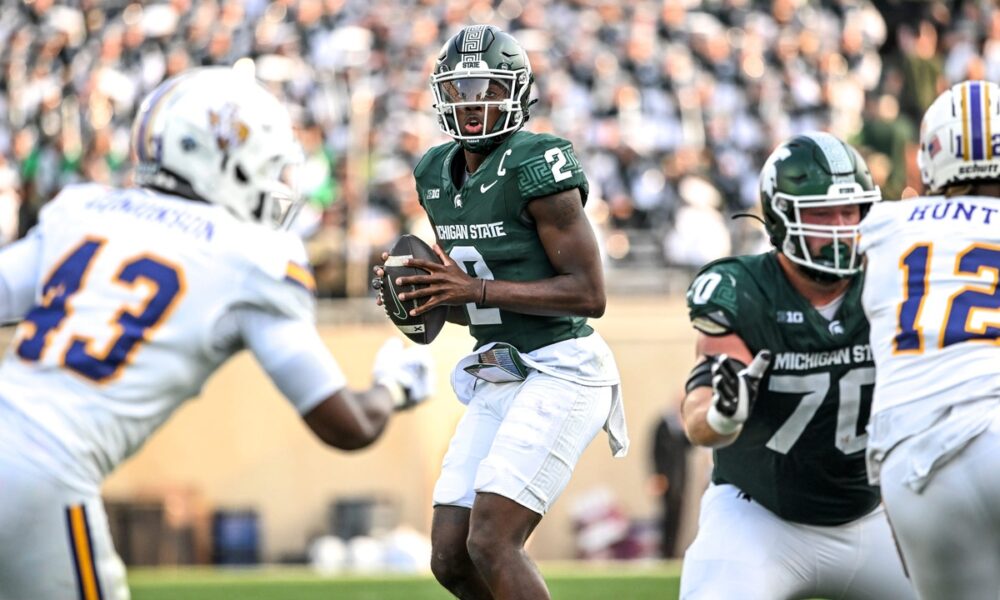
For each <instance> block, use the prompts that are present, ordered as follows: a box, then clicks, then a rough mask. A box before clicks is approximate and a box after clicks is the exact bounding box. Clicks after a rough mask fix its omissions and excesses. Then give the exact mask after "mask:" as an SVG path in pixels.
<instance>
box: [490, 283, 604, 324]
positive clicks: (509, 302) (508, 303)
mask: <svg viewBox="0 0 1000 600" xmlns="http://www.w3.org/2000/svg"><path fill="white" fill-rule="evenodd" d="M485 296H486V301H485V302H482V303H481V304H482V305H483V306H488V307H491V308H502V309H504V310H508V311H511V312H518V313H523V314H527V315H539V316H545V317H563V316H577V317H589V318H598V317H600V316H602V315H604V309H605V306H606V304H607V297H606V296H605V293H604V284H603V282H593V281H590V280H588V279H586V278H583V277H581V276H577V275H557V276H555V277H550V278H548V279H541V280H538V281H500V280H492V279H491V280H488V281H487V282H486V294H485Z"/></svg>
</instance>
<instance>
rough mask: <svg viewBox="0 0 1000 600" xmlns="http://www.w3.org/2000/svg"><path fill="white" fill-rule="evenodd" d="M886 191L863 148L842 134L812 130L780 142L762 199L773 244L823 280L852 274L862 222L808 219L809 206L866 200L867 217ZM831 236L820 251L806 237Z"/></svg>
mask: <svg viewBox="0 0 1000 600" xmlns="http://www.w3.org/2000/svg"><path fill="white" fill-rule="evenodd" d="M880 200H882V192H881V190H879V188H878V186H876V185H875V184H874V182H873V181H872V176H871V172H869V170H868V165H866V164H865V161H864V159H863V158H861V155H860V154H858V151H857V150H855V149H854V148H852V147H851V146H849V145H848V144H845V143H844V142H842V141H841V140H840V139H838V138H837V137H836V136H833V135H831V134H829V133H823V132H810V133H805V134H803V135H799V136H796V137H794V138H792V139H791V140H788V141H787V142H785V143H783V144H781V145H780V146H778V147H777V148H776V149H775V150H774V152H772V153H771V156H769V157H768V159H767V161H766V162H765V163H764V167H763V168H762V169H761V172H760V202H761V208H762V209H763V212H764V226H765V228H766V229H767V234H768V236H770V238H771V243H772V244H773V245H774V247H775V248H777V249H778V250H779V251H780V252H781V253H782V254H784V255H785V256H787V257H788V259H789V260H791V261H792V262H793V263H795V264H797V265H799V266H800V267H802V269H803V272H805V273H806V274H807V275H809V276H810V277H812V278H813V279H815V280H818V281H833V280H836V279H841V278H844V277H848V276H850V275H853V274H854V273H857V272H858V271H859V270H860V269H861V257H860V256H859V255H858V253H857V249H856V242H857V237H858V225H856V224H855V225H820V224H815V223H803V222H802V211H803V209H808V208H817V207H831V206H843V205H846V204H858V205H860V210H861V218H864V216H865V215H866V214H868V210H869V209H870V208H871V205H872V203H873V202H879V201H880ZM808 237H813V238H825V239H828V240H830V243H829V244H827V245H824V246H823V247H822V249H821V250H820V252H819V253H818V255H813V254H812V253H811V252H810V251H809V246H808V244H807V243H806V238H808Z"/></svg>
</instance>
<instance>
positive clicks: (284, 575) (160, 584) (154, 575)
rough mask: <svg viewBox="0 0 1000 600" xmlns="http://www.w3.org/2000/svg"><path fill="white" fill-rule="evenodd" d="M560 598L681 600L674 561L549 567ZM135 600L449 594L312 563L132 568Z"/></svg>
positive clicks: (411, 580) (399, 598) (428, 599)
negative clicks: (330, 571)
mask: <svg viewBox="0 0 1000 600" xmlns="http://www.w3.org/2000/svg"><path fill="white" fill-rule="evenodd" d="M542 573H543V574H544V575H545V579H546V581H547V582H548V584H549V589H550V590H552V598H553V600H609V599H610V600H653V599H656V600H674V599H676V598H677V597H678V589H679V577H680V566H679V564H675V563H656V564H649V565H632V564H628V563H621V564H618V563H600V564H591V563H559V564H550V565H545V564H543V565H542ZM129 585H130V586H131V588H132V598H133V600H168V599H170V600H176V599H183V600H314V599H315V600H320V599H322V600H449V599H450V598H452V596H451V595H450V594H448V593H446V592H445V591H444V590H443V589H442V588H441V587H440V586H438V584H437V582H436V581H434V578H433V577H431V576H430V575H429V574H428V575H426V576H423V575H346V574H345V575H336V576H321V575H317V574H314V573H312V572H310V571H308V570H305V569H292V568H277V567H274V568H260V569H201V568H197V569H130V570H129Z"/></svg>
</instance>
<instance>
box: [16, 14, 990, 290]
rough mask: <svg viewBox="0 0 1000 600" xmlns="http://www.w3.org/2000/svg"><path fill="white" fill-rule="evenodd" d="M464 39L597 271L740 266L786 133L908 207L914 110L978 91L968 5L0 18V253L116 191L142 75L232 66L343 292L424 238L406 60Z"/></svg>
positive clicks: (424, 117) (414, 97) (321, 266)
mask: <svg viewBox="0 0 1000 600" xmlns="http://www.w3.org/2000/svg"><path fill="white" fill-rule="evenodd" d="M468 23H492V24H495V25H498V26H500V27H501V28H502V29H504V30H506V31H510V32H511V33H513V34H515V35H516V36H517V37H518V39H519V40H521V41H522V43H523V44H524V46H525V47H526V48H527V49H528V50H529V53H530V58H531V62H532V65H533V66H534V70H535V79H536V86H535V87H536V90H537V92H536V93H537V97H538V99H539V104H538V105H537V106H536V108H535V111H534V114H535V116H534V117H533V126H534V129H535V130H536V131H543V132H544V131H553V130H554V131H559V132H560V133H561V135H564V136H565V137H567V138H569V139H570V140H571V141H572V142H573V143H574V144H575V146H576V148H577V149H578V150H579V154H580V158H581V160H582V162H583V164H584V167H585V168H586V170H587V172H588V173H589V174H590V180H591V184H592V186H593V192H592V196H593V201H592V202H591V203H589V204H588V206H590V208H589V210H590V211H591V216H592V218H593V220H594V222H595V223H596V224H597V226H599V227H600V228H601V229H602V236H601V238H602V244H603V251H604V252H605V254H606V256H607V257H609V259H611V260H612V262H616V263H617V262H622V263H625V264H639V265H653V266H656V265H661V266H662V265H677V266H687V267H696V266H698V265H701V264H703V263H704V262H705V261H706V260H710V259H712V258H716V257H719V256H723V255H727V254H729V253H730V252H731V251H753V250H756V249H759V248H761V247H762V246H760V244H762V243H763V242H764V240H763V236H762V235H761V232H759V227H757V226H755V225H754V224H753V222H752V221H747V220H742V221H735V222H733V221H730V220H729V219H728V218H727V217H728V216H730V215H732V214H735V213H737V212H742V211H745V210H754V207H755V205H756V201H757V191H756V181H757V172H758V169H759V167H760V165H761V164H762V163H763V159H764V157H766V156H767V154H768V152H769V151H770V150H771V149H772V148H773V147H774V146H775V145H776V144H777V143H778V142H779V141H780V140H782V139H785V138H787V137H789V136H790V135H792V134H794V133H798V132H800V131H804V130H807V129H822V130H828V131H830V132H832V133H834V134H836V135H838V136H840V137H842V138H844V139H848V140H850V141H852V142H854V143H855V144H857V145H858V146H859V147H861V148H862V149H863V150H864V152H865V155H866V158H867V160H868V163H869V164H870V165H871V168H872V171H873V174H874V176H875V178H876V180H877V181H878V182H879V183H880V184H881V186H882V189H883V191H884V193H885V196H886V198H889V199H892V198H899V197H900V196H902V195H904V194H905V195H908V194H910V193H911V191H910V190H907V188H908V187H909V188H913V190H912V191H916V190H919V178H918V177H917V174H916V169H915V168H914V167H913V165H914V156H915V152H916V141H917V135H916V124H917V123H918V122H919V118H920V116H921V114H922V113H923V111H924V110H925V109H926V108H927V106H929V104H930V102H931V101H932V100H933V99H934V98H935V97H936V95H937V94H938V92H939V91H941V90H943V89H944V88H945V87H947V85H948V84H950V83H954V82H957V81H961V80H964V79H967V78H974V79H985V80H989V81H997V80H1000V10H998V9H997V7H996V6H995V5H994V3H992V2H990V1H989V0H956V1H955V2H949V3H944V2H876V3H875V4H872V3H870V2H865V1H862V0H822V1H818V0H771V1H767V2H764V1H753V0H711V1H699V0H636V1H634V2H628V3H622V2H618V1H616V0H558V1H549V2H527V1H525V0H501V1H488V0H447V1H440V2H439V1H434V0H407V1H399V0H392V1H389V0H283V1H277V2H265V1H264V0H242V1H236V0H215V1H213V0H169V1H165V2H159V3H152V2H151V3H144V4H140V3H138V2H133V3H129V2H125V1H121V0H107V1H98V0H74V1H70V0H67V1H64V2H57V1H55V0H34V1H31V2H16V3H5V4H4V5H3V7H2V8H0V69H2V71H0V242H7V241H10V240H12V239H14V238H16V237H18V236H20V235H23V234H24V232H25V231H26V230H27V229H28V228H29V227H30V226H31V225H32V224H33V223H34V222H35V218H36V214H37V211H38V209H39V207H40V206H41V205H42V204H43V203H45V202H47V201H48V200H49V199H51V198H52V197H53V195H54V194H55V193H56V192H57V191H58V190H59V189H60V188H61V187H62V186H63V185H66V184H67V183H71V182H75V181H79V180H82V179H90V180H96V181H104V182H108V183H111V184H127V183H129V172H128V169H127V164H128V160H127V159H128V129H129V124H130V123H131V121H132V118H133V116H134V114H135V111H136V110H137V108H138V103H139V100H140V99H141V98H142V97H143V96H144V95H145V94H146V93H148V92H149V91H150V90H152V89H153V88H154V87H156V85H157V84H159V83H160V82H161V81H162V80H163V79H165V78H166V77H169V76H170V75H173V74H176V73H177V72H179V71H180V70H182V69H184V68H187V67H189V66H192V65H212V64H233V63H234V62H236V61H239V60H243V59H250V60H253V61H254V63H255V66H256V73H257V76H258V77H259V78H261V79H262V80H264V81H265V82H267V83H268V85H269V86H270V87H271V89H272V91H274V92H276V93H278V94H279V95H281V96H282V97H283V98H284V99H285V100H286V101H287V102H288V103H289V104H290V105H292V107H293V110H294V114H295V119H296V124H297V127H298V131H299V136H300V139H301V141H302V144H303V146H304V147H305V149H306V152H307V154H306V163H305V166H306V168H305V169H304V177H303V180H302V182H303V190H304V191H305V192H306V193H307V194H308V195H309V198H310V201H311V207H312V209H313V210H311V211H309V212H308V213H307V217H305V218H303V219H301V222H300V227H301V229H302V233H303V234H304V235H305V236H306V237H307V238H308V240H309V242H308V243H309V248H310V253H311V260H312V262H313V264H314V267H315V268H316V274H317V278H318V281H319V284H320V287H321V293H322V294H323V295H329V296H341V295H347V294H363V293H365V284H366V282H367V270H368V266H369V263H370V261H371V260H372V259H373V258H374V257H376V256H377V252H380V251H381V250H382V249H383V246H384V245H388V243H389V242H390V241H391V240H392V239H394V238H395V237H396V236H397V235H398V234H399V232H400V231H401V230H410V231H415V232H417V233H420V232H421V231H425V230H423V229H422V228H424V227H426V223H425V221H424V219H423V215H422V211H421V210H420V209H419V205H418V203H417V201H416V196H415V191H414V187H413V182H412V176H411V169H412V167H413V166H414V164H415V161H416V160H417V158H418V157H419V156H420V151H421V149H423V148H426V147H428V146H430V145H432V144H433V143H437V142H438V141H443V137H442V136H441V134H440V133H439V132H438V131H437V127H436V126H435V122H434V116H433V114H432V111H431V110H429V109H428V107H429V106H430V105H431V99H430V96H429V94H430V90H429V87H428V85H427V82H428V79H427V78H428V75H429V72H430V65H431V61H430V60H429V59H428V56H432V55H433V53H432V52H431V53H429V52H428V49H430V48H434V49H436V48H438V47H440V45H441V44H442V43H443V42H444V40H445V39H447V38H448V36H450V35H452V34H454V33H455V32H456V31H457V30H458V29H459V28H460V27H461V26H463V25H466V24H468ZM692 232H696V233H694V236H695V237H694V238H693V239H695V240H697V241H698V244H697V246H696V247H695V245H694V244H692V243H691V242H690V241H689V240H690V239H692V238H691V237H690V236H691V235H692ZM751 232H752V233H751ZM706 240H708V242H706ZM712 242H714V243H712ZM354 265H357V266H358V267H359V268H357V269H356V270H354V271H352V268H353V266H354ZM352 272H355V273H360V274H361V275H360V276H356V277H353V278H352V276H351V273H352ZM352 281H353V283H352Z"/></svg>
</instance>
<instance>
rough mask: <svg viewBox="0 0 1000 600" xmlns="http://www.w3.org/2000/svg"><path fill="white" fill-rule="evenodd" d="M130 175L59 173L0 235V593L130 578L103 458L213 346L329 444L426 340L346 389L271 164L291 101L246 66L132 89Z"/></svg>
mask: <svg viewBox="0 0 1000 600" xmlns="http://www.w3.org/2000/svg"><path fill="white" fill-rule="evenodd" d="M132 143H133V152H134V158H135V159H136V163H137V164H136V180H137V182H138V183H139V184H140V185H141V187H139V188H133V189H114V188H109V187H104V186H99V185H79V186H72V187H68V188H66V189H65V190H63V192H62V193H61V194H60V195H59V196H58V197H57V198H55V199H54V200H53V201H52V202H50V203H49V204H48V205H46V206H45V208H44V209H43V210H42V214H41V217H40V221H39V224H38V225H37V227H35V228H34V229H33V230H32V231H31V232H30V233H29V234H28V235H27V237H26V238H25V239H23V240H21V241H19V242H16V243H14V244H11V245H10V246H7V247H6V248H4V249H3V251H2V252H0V319H3V320H5V321H10V320H17V319H22V321H21V324H20V326H19V327H18V330H17V332H16V336H15V339H14V340H13V342H12V345H11V348H10V350H9V352H8V354H7V357H6V359H5V361H4V362H3V365H2V366H0V490H2V492H0V494H2V498H3V499H2V501H0V598H2V599H3V600H27V599H29V598H30V599H32V600H47V599H58V600H65V599H67V598H80V599H83V600H94V599H119V598H127V597H128V589H127V586H126V582H125V572H124V568H123V566H122V563H121V561H120V560H119V559H118V557H117V555H116V554H115V551H114V548H113V547H112V541H111V536H110V534H109V530H108V524H107V518H106V515H105V512H104V508H103V506H102V504H101V499H100V495H99V492H100V486H101V482H102V480H103V479H104V477H105V476H107V475H108V474H109V473H110V472H111V471H112V470H114V468H115V467H116V466H117V465H118V464H119V463H121V462H122V461H123V460H125V459H127V458H128V457H129V456H130V455H132V454H133V453H134V452H135V451H136V450H138V449H139V448H140V447H141V446H142V444H143V443H144V442H145V440H146V439H147V438H148V437H149V436H150V435H151V434H152V432H153V431H155V430H156V429H157V428H158V427H159V426H160V425H161V424H162V423H163V422H164V421H166V420H167V418H168V417H169V416H170V414H171V413H172V412H173V411H174V410H175V409H176V408H177V407H178V406H179V405H180V404H181V403H182V402H184V401H185V400H186V399H187V398H190V397H192V396H194V395H196V394H198V392H199V391H200V390H201V388H202V385H203V384H204V382H205V380H206V379H207V378H208V376H209V375H211V374H212V372H214V371H215V370H216V368H218V367H219V366H220V365H221V364H222V363H223V362H225V361H226V359H228V358H229V357H230V356H232V355H233V354H234V353H236V352H237V351H239V350H240V349H242V348H247V349H249V350H250V351H251V352H252V353H253V354H254V356H255V357H256V358H257V360H258V361H259V362H260V364H261V366H262V367H263V368H264V370H265V371H266V372H267V373H268V375H269V376H270V377H271V379H272V380H273V381H274V383H275V384H276V385H277V387H278V388H279V389H280V390H281V392H282V393H283V394H284V395H285V396H286V397H287V398H288V400H289V402H290V403H291V404H292V406H293V407H294V408H295V409H296V410H297V411H298V412H299V414H301V416H302V418H303V420H304V421H305V422H306V424H307V425H308V426H309V427H310V428H311V429H312V430H313V432H314V433H315V434H316V435H317V436H318V437H319V438H320V439H322V440H323V441H324V442H325V443H327V444H329V445H330V446H333V447H337V448H343V449H355V448H361V447H363V446H366V445H368V444H370V443H372V442H373V441H374V440H376V439H377V438H378V437H379V435H380V434H381V432H382V431H383V429H384V427H385V425H386V423H387V421H388V419H389V418H390V415H391V414H392V413H393V411H394V409H397V408H402V407H405V406H407V405H411V404H413V403H416V402H419V401H421V400H423V399H424V398H425V397H426V396H427V395H428V394H429V391H430V389H429V388H430V376H431V369H430V365H429V362H428V358H427V354H426V352H425V350H424V349H422V348H419V349H418V348H411V349H408V350H404V349H403V347H402V343H401V342H400V341H398V340H390V342H388V343H387V344H386V345H385V346H383V348H382V350H380V352H379V354H378V355H377V356H376V358H375V365H374V381H375V384H373V385H372V387H371V388H370V389H368V390H366V391H359V392H352V391H350V390H348V389H347V388H346V387H345V378H344V375H343V373H342V372H341V370H340V368H339V367H338V365H337V362H336V361H335V360H334V359H333V358H332V357H331V356H330V354H329V352H328V350H327V349H326V347H325V345H324V343H323V340H322V339H321V338H320V336H319V334H318V333H317V331H316V327H315V323H314V316H315V307H314V294H313V281H312V276H311V275H310V271H309V268H308V266H307V265H306V253H305V249H304V248H303V245H302V242H301V241H300V240H299V239H298V238H296V237H295V236H294V235H293V234H291V233H289V232H287V231H284V230H280V229H279V228H278V227H277V225H278V223H279V221H281V220H282V218H284V217H285V216H286V215H287V214H288V213H290V212H292V211H291V210H290V209H291V208H293V206H294V198H293V196H292V194H291V193H290V190H289V188H288V186H286V185H285V184H284V183H282V182H283V180H284V179H283V175H282V174H283V172H284V171H285V168H286V166H287V165H288V163H289V161H290V160H294V159H295V157H296V156H297V155H298V153H299V150H298V147H297V144H296V143H295V140H294V134H293V130H292V126H291V121H290V119H289V116H288V113H287V111H286V110H285V109H284V107H283V106H282V105H281V103H280V102H279V101H278V100H277V99H276V98H275V97H273V96H272V95H271V94H270V93H268V92H267V91H266V90H264V88H263V87H261V86H260V85H259V84H257V83H256V82H255V81H254V80H253V78H252V77H251V76H249V75H246V74H243V73H240V72H237V71H235V70H233V69H229V68H224V67H213V68H205V69H196V70H194V71H191V72H189V73H186V74H183V75H180V76H178V77H176V78H174V79H171V80H169V81H167V82H166V83H164V84H162V85H161V86H160V87H158V88H157V89H156V90H154V91H153V92H152V93H151V94H150V95H149V96H148V97H147V98H146V99H145V101H144V102H143V104H142V106H141V107H140V110H139V113H138V116H137V117H136V120H135V124H134V127H133V134H132Z"/></svg>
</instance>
